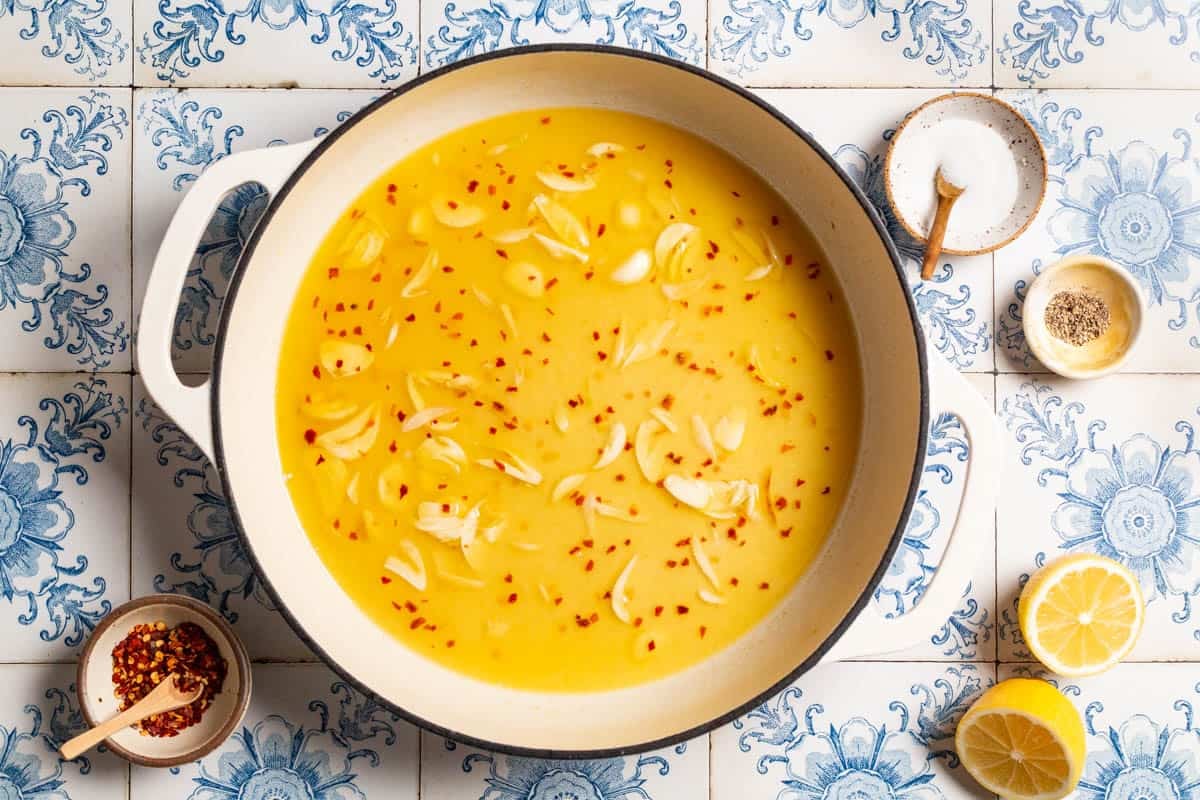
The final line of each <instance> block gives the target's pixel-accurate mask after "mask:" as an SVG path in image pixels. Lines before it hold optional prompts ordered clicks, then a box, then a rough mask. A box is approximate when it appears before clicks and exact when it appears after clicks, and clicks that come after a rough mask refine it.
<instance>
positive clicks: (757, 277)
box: [743, 264, 775, 281]
mask: <svg viewBox="0 0 1200 800" xmlns="http://www.w3.org/2000/svg"><path fill="white" fill-rule="evenodd" d="M774 269H775V265H774V264H763V265H762V266H761V267H755V268H754V269H752V270H750V271H749V272H747V273H746V275H745V277H744V278H743V279H744V280H747V281H761V280H762V279H763V278H765V277H767V276H768V275H770V274H771V271H772V270H774Z"/></svg>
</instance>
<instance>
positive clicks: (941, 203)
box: [921, 167, 966, 281]
mask: <svg viewBox="0 0 1200 800" xmlns="http://www.w3.org/2000/svg"><path fill="white" fill-rule="evenodd" d="M933 186H934V189H935V190H936V191H937V198H938V200H937V211H935V212H934V213H933V225H931V226H930V228H929V238H928V239H927V240H926V242H925V260H924V261H923V262H921V280H923V281H927V280H929V279H930V278H932V277H933V271H934V269H936V268H937V261H938V258H939V257H940V256H941V255H942V242H944V241H945V240H946V226H947V225H949V224H950V211H951V210H952V209H953V208H954V201H955V200H957V199H958V198H959V196H960V195H961V194H962V193H963V192H964V191H966V189H965V188H964V187H962V186H956V185H955V184H953V183H951V182H950V181H948V180H946V176H945V175H943V174H942V168H941V167H938V169H937V172H935V173H934V175H933Z"/></svg>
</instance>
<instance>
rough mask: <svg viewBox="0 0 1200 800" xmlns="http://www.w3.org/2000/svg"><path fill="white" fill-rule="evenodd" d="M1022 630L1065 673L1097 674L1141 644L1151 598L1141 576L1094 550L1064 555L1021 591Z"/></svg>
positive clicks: (1049, 663) (1039, 656)
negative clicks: (1144, 590) (1146, 598)
mask: <svg viewBox="0 0 1200 800" xmlns="http://www.w3.org/2000/svg"><path fill="white" fill-rule="evenodd" d="M1018 617H1019V620H1020V624H1021V634H1022V636H1024V637H1025V644H1026V645H1028V646H1029V650H1030V652H1032V653H1033V655H1034V657H1035V658H1036V659H1037V660H1038V661H1040V662H1042V664H1044V665H1045V666H1046V667H1047V668H1048V669H1050V670H1052V671H1053V672H1057V673H1058V674H1059V675H1066V676H1069V677H1078V676H1082V675H1095V674H1096V673H1098V672H1103V671H1104V670H1106V669H1108V668H1109V667H1112V666H1113V665H1115V664H1116V663H1117V662H1118V661H1120V660H1121V659H1122V658H1124V657H1125V656H1127V655H1128V654H1129V651H1130V650H1132V649H1133V646H1134V644H1136V643H1137V637H1138V634H1139V633H1140V632H1141V630H1142V622H1143V619H1144V617H1145V603H1144V602H1143V600H1142V590H1141V588H1140V587H1139V586H1138V581H1137V577H1135V576H1134V574H1133V573H1132V572H1130V571H1129V570H1128V569H1126V568H1125V566H1124V565H1122V564H1119V563H1117V562H1116V561H1113V560H1112V559H1109V558H1105V557H1103V556H1098V555H1095V554H1093V553H1079V554H1077V555H1069V556H1064V557H1062V558H1060V559H1058V560H1056V561H1053V562H1051V563H1049V564H1047V565H1046V566H1044V567H1042V568H1041V569H1039V570H1038V571H1037V572H1036V573H1034V575H1033V577H1032V578H1030V579H1029V582H1028V583H1027V584H1025V588H1024V590H1023V591H1022V592H1021V600H1020V607H1019V609H1018Z"/></svg>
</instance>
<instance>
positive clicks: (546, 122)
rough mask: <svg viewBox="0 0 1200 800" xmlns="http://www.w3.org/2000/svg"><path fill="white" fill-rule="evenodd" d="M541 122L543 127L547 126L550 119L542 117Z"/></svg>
mask: <svg viewBox="0 0 1200 800" xmlns="http://www.w3.org/2000/svg"><path fill="white" fill-rule="evenodd" d="M541 122H542V124H543V125H549V124H550V118H549V117H542V119H541Z"/></svg>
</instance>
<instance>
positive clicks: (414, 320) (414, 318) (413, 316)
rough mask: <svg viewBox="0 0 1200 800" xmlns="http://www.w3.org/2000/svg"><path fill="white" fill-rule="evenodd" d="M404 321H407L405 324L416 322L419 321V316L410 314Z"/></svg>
mask: <svg viewBox="0 0 1200 800" xmlns="http://www.w3.org/2000/svg"><path fill="white" fill-rule="evenodd" d="M404 321H405V322H416V321H417V315H416V314H409V315H408V316H407V317H405V318H404Z"/></svg>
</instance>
